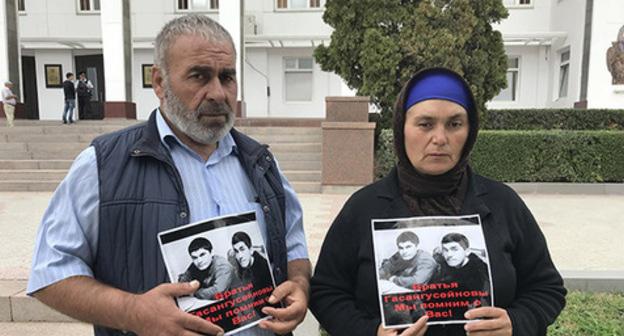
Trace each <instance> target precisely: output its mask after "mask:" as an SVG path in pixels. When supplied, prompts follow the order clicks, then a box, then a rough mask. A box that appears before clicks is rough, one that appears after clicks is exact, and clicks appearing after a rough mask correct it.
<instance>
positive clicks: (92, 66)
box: [75, 55, 106, 119]
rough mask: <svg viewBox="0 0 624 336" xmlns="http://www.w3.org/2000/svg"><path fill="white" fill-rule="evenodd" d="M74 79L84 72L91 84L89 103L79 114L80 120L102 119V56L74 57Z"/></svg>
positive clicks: (104, 96)
mask: <svg viewBox="0 0 624 336" xmlns="http://www.w3.org/2000/svg"><path fill="white" fill-rule="evenodd" d="M75 62H76V79H78V74H79V73H80V72H81V71H84V72H85V73H86V74H87V78H88V79H89V80H90V81H91V83H92V84H93V90H92V92H93V94H92V95H91V101H90V103H89V104H88V105H87V108H86V109H85V111H83V112H82V113H80V111H78V113H79V115H80V119H104V101H105V100H106V92H105V91H104V57H103V56H102V55H88V56H76V57H75Z"/></svg>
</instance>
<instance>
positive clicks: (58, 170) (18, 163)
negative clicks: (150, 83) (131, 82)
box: [0, 119, 322, 193]
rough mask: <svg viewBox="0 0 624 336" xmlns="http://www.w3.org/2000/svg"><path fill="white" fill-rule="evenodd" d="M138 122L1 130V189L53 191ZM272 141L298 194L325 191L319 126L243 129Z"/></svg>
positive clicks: (40, 124)
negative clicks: (98, 147) (84, 156)
mask: <svg viewBox="0 0 624 336" xmlns="http://www.w3.org/2000/svg"><path fill="white" fill-rule="evenodd" d="M136 123H137V121H129V120H123V119H119V120H104V121H91V120H90V121H84V122H78V123H76V124H72V125H63V124H61V123H60V122H56V121H31V120H28V121H24V120H21V121H20V122H19V123H18V124H17V127H14V128H0V191H53V190H54V189H55V188H56V187H57V185H58V184H59V183H60V181H61V180H62V179H63V177H64V176H65V174H66V173H67V170H68V169H69V167H70V166H71V163H72V161H73V160H74V158H75V157H76V156H77V155H78V154H79V153H80V152H81V151H83V150H84V149H85V148H87V147H88V146H89V143H90V142H91V141H92V140H93V139H94V138H95V137H97V136H99V135H100V134H104V133H107V132H112V131H115V130H118V129H121V128H124V127H127V126H130V125H133V124H136ZM238 129H239V130H240V131H242V132H244V133H245V134H247V135H249V136H251V137H253V138H254V139H256V140H258V141H259V142H261V143H266V144H268V145H269V148H270V150H271V152H272V153H273V154H274V155H275V157H276V158H277V161H278V163H279V165H280V168H281V169H282V170H283V172H284V175H285V176H286V177H287V178H288V180H289V181H290V182H291V184H292V185H293V187H294V188H295V190H296V191H297V192H304V193H319V192H321V155H322V154H321V153H322V131H321V129H320V128H318V127H247V126H245V127H238Z"/></svg>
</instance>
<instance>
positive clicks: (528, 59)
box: [487, 46, 549, 109]
mask: <svg viewBox="0 0 624 336" xmlns="http://www.w3.org/2000/svg"><path fill="white" fill-rule="evenodd" d="M547 50H548V48H547V47H545V46H506V47H505V52H506V54H507V55H508V56H509V57H518V62H519V69H520V70H519V74H518V89H517V96H516V100H515V101H499V100H496V101H494V100H493V101H490V102H489V103H488V104H487V106H488V108H493V109H510V108H511V109H514V108H535V107H545V105H546V104H545V99H546V96H547V95H548V89H549V85H548V80H549V76H548V74H549V71H548V66H549V64H548V61H547V58H548V57H547ZM508 85H510V84H508Z"/></svg>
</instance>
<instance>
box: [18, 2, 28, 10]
mask: <svg viewBox="0 0 624 336" xmlns="http://www.w3.org/2000/svg"><path fill="white" fill-rule="evenodd" d="M24 1H26V0H17V11H18V12H25V11H26V4H25V3H24Z"/></svg>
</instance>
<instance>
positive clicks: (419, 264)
mask: <svg viewBox="0 0 624 336" xmlns="http://www.w3.org/2000/svg"><path fill="white" fill-rule="evenodd" d="M371 224H372V231H373V246H374V253H375V263H376V265H377V279H378V280H377V285H378V292H379V298H380V308H381V310H382V312H383V314H382V319H383V322H384V325H385V326H386V327H405V326H408V325H410V324H412V323H413V322H415V321H416V320H418V318H419V317H420V316H422V315H424V314H427V315H429V322H428V323H429V324H448V323H465V322H466V320H465V318H464V313H465V312H466V311H467V310H469V309H471V308H476V307H481V306H491V305H493V294H494V293H493V291H492V286H491V277H490V268H489V261H488V260H489V258H488V254H487V248H486V245H485V238H484V235H483V229H482V227H481V221H480V218H479V216H478V215H472V216H447V217H412V218H400V219H384V220H373V221H372V223H371Z"/></svg>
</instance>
